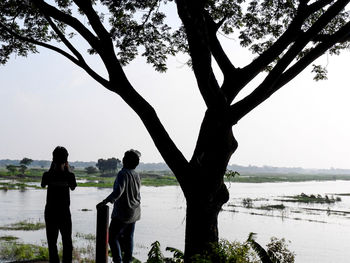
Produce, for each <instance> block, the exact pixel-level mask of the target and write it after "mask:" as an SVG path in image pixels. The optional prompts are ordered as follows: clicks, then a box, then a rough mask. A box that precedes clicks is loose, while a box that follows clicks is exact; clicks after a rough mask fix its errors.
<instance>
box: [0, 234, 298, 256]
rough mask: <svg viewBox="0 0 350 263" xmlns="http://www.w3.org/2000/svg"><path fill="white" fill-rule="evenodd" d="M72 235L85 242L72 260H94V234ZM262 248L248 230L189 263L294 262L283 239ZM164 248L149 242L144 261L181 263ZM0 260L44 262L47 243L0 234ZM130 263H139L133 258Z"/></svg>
mask: <svg viewBox="0 0 350 263" xmlns="http://www.w3.org/2000/svg"><path fill="white" fill-rule="evenodd" d="M75 237H78V238H85V239H86V240H87V241H88V244H87V245H86V246H84V247H76V246H75V247H74V251H73V261H74V262H79V263H90V262H95V253H94V242H95V236H93V235H84V234H79V233H78V234H77V235H76V236H75ZM266 247H267V249H264V248H263V247H262V246H260V244H258V243H257V242H256V241H255V234H253V233H251V234H250V235H249V237H248V239H247V241H245V242H242V243H241V242H237V241H234V242H229V241H227V240H221V241H220V242H219V243H218V244H215V245H212V247H211V250H209V251H208V252H207V253H206V254H204V255H195V256H194V257H193V258H192V260H191V262H192V263H213V262H215V263H294V260H295V254H294V253H293V252H291V251H290V250H289V249H288V243H287V242H286V240H285V239H283V238H282V239H278V238H276V237H272V238H271V241H270V242H269V243H268V244H267V245H266ZM166 251H169V252H171V253H172V257H165V256H164V255H163V253H162V251H161V247H160V243H159V242H158V241H156V242H154V243H153V244H152V245H151V248H150V251H149V253H148V259H147V261H146V263H183V262H184V253H183V252H182V251H181V250H179V249H176V248H171V247H167V248H166ZM59 253H60V256H61V257H62V245H61V244H60V251H59ZM0 259H2V260H7V261H8V260H12V261H15V262H20V261H23V260H26V261H29V260H30V261H32V262H36V261H47V260H48V259H49V255H48V249H47V245H46V244H45V243H43V244H42V245H41V246H39V245H33V244H23V243H20V242H18V240H17V238H16V237H11V236H6V237H0ZM133 263H141V261H139V260H138V259H134V260H133Z"/></svg>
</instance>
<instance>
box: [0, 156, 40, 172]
mask: <svg viewBox="0 0 350 263" xmlns="http://www.w3.org/2000/svg"><path fill="white" fill-rule="evenodd" d="M32 162H33V160H32V159H29V158H26V157H24V158H23V159H22V160H21V161H20V162H19V164H17V165H14V164H9V165H6V169H7V170H8V171H9V172H10V173H11V174H15V173H16V172H17V171H19V172H20V173H21V174H24V173H25V171H26V170H27V169H28V166H29V165H30V164H31V163H32Z"/></svg>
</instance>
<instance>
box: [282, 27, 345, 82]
mask: <svg viewBox="0 0 350 263" xmlns="http://www.w3.org/2000/svg"><path fill="white" fill-rule="evenodd" d="M349 37H350V22H348V23H347V24H346V25H344V26H343V27H342V28H341V29H340V30H339V31H337V32H336V33H334V34H333V35H329V36H328V37H327V38H324V39H323V41H322V43H320V44H318V45H317V46H316V47H315V48H313V49H312V50H311V51H310V52H309V53H307V54H306V55H305V56H304V57H302V58H301V59H300V60H299V61H298V62H296V63H295V64H294V65H293V66H292V67H290V68H289V69H288V70H287V71H286V72H285V73H283V75H282V76H281V77H280V79H279V80H278V82H277V83H276V85H275V86H276V87H275V89H279V88H281V87H283V86H284V85H285V84H287V83H288V82H289V81H291V80H292V79H293V78H295V77H296V76H297V75H298V74H299V73H301V72H302V71H303V70H304V69H305V68H306V67H307V66H309V65H310V64H311V63H312V62H313V61H315V60H316V59H317V58H319V57H320V56H322V55H323V54H324V53H325V52H326V51H327V50H328V49H330V48H331V47H332V46H334V45H335V44H337V43H343V42H345V41H349Z"/></svg>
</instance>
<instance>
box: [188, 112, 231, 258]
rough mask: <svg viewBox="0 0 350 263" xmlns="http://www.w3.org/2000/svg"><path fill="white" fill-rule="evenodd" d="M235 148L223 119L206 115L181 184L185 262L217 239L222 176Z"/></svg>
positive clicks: (222, 197)
mask: <svg viewBox="0 0 350 263" xmlns="http://www.w3.org/2000/svg"><path fill="white" fill-rule="evenodd" d="M237 146H238V145H237V142H236V140H235V138H234V137H233V134H232V127H231V126H229V125H226V122H225V118H220V117H218V115H216V114H211V113H209V112H207V113H206V116H205V117H204V120H203V123H202V126H201V130H200V134H199V137H198V142H197V145H196V149H195V151H194V155H193V157H192V159H191V161H190V171H189V174H187V176H185V178H186V179H185V184H184V185H182V189H183V191H184V194H185V197H186V201H187V210H186V234H185V235H186V237H185V262H191V260H190V259H191V257H192V256H193V255H195V254H203V253H205V251H208V250H209V249H210V247H211V246H212V244H213V243H216V242H217V241H218V239H219V233H218V215H219V212H220V210H221V208H222V206H223V204H225V203H226V202H227V201H228V199H229V193H228V190H227V188H226V185H225V183H224V175H225V172H226V168H227V165H228V162H229V160H230V158H231V156H232V154H233V153H234V151H235V150H236V149H237Z"/></svg>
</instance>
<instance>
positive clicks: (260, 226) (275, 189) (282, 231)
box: [0, 181, 350, 263]
mask: <svg viewBox="0 0 350 263" xmlns="http://www.w3.org/2000/svg"><path fill="white" fill-rule="evenodd" d="M228 187H229V191H230V201H229V202H228V203H227V204H226V205H225V207H224V211H222V212H221V213H220V216H219V229H220V237H221V238H225V239H228V240H231V241H234V240H238V241H245V240H246V239H247V237H248V234H249V233H250V232H254V233H257V241H258V242H259V243H260V244H261V245H265V244H266V243H268V242H269V240H270V238H271V237H272V236H276V237H278V238H282V237H284V238H285V239H287V240H290V241H291V243H290V245H289V247H290V249H291V250H292V251H294V252H295V253H296V262H297V263H299V262H300V263H313V262H315V263H333V262H334V263H342V262H349V258H350V249H348V248H349V244H350V215H348V214H343V213H331V214H329V213H327V211H318V210H310V208H312V209H323V210H327V209H328V208H329V209H330V210H337V211H346V212H348V211H350V196H341V198H342V201H341V202H338V203H336V204H334V205H307V204H295V203H285V205H286V206H288V207H287V209H285V210H284V211H283V212H281V211H270V212H269V211H263V210H259V209H247V208H244V207H243V206H242V199H243V198H251V199H253V200H257V201H254V202H253V203H254V205H256V206H260V205H266V204H267V203H268V204H280V203H281V201H276V199H280V198H281V197H283V196H288V195H295V194H301V193H302V192H303V193H305V194H321V195H325V194H329V195H331V194H336V193H338V194H339V193H350V182H347V181H332V182H305V183H261V184H245V183H231V184H228ZM109 193H110V189H97V188H83V187H80V188H79V187H78V188H77V189H76V190H75V191H73V192H71V212H72V220H73V232H74V233H78V232H79V233H85V234H89V233H91V234H95V231H96V210H95V205H96V204H97V203H98V202H100V201H101V200H103V199H104V198H105V197H106V196H107V195H108V194H109ZM141 195H142V218H141V220H140V221H139V222H138V223H137V224H136V232H135V256H136V257H137V258H139V259H141V260H143V261H144V260H145V259H146V257H147V252H148V249H149V247H150V244H151V243H152V242H154V241H156V240H158V241H159V242H160V243H161V245H162V247H163V248H165V247H166V246H171V247H176V248H179V249H183V247H184V230H185V224H184V221H185V207H186V206H185V199H184V196H183V194H182V192H181V189H180V188H179V187H177V186H166V187H142V189H141ZM45 198H46V191H44V190H27V191H24V192H21V191H17V190H10V191H0V211H1V213H0V222H1V225H5V224H11V223H15V222H18V221H20V220H26V219H29V220H33V221H38V220H40V221H42V222H43V221H44V217H43V209H44V206H45ZM303 208H308V210H306V209H303ZM82 209H84V210H88V211H82ZM3 235H14V236H17V237H20V238H21V240H22V241H23V242H30V243H36V244H41V243H42V242H43V241H45V230H39V231H29V232H18V231H4V230H0V236H3Z"/></svg>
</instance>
